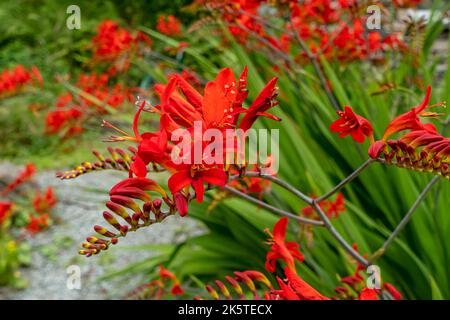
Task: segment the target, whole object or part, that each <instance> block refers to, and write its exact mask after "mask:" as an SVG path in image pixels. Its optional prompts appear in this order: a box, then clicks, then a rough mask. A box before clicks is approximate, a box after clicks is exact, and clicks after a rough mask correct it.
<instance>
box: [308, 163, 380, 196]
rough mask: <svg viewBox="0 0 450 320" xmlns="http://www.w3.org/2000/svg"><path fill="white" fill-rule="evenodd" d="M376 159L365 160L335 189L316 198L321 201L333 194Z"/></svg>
mask: <svg viewBox="0 0 450 320" xmlns="http://www.w3.org/2000/svg"><path fill="white" fill-rule="evenodd" d="M375 161H376V159H372V158H370V159H368V160H366V162H364V163H363V164H362V165H361V166H360V167H359V168H358V169H356V170H355V171H354V172H353V173H352V174H350V175H349V176H348V177H347V178H345V179H344V180H342V181H341V182H339V183H338V184H337V185H336V186H335V187H334V188H333V189H331V190H330V191H328V192H327V193H325V194H324V195H323V196H320V197H318V198H317V199H316V201H317V202H321V201H323V200H325V199H327V198H329V197H331V196H332V195H333V194H335V193H336V192H338V191H339V190H341V189H342V188H343V187H344V186H345V185H346V184H347V183H350V182H351V181H353V179H355V178H356V177H357V176H359V175H360V174H361V173H362V172H363V171H364V170H365V169H366V168H367V167H368V166H369V165H371V164H372V163H374V162H375Z"/></svg>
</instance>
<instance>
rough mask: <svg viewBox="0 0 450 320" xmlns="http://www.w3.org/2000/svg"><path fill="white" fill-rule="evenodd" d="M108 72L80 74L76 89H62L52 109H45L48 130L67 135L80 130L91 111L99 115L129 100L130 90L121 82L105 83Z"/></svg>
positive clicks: (131, 95)
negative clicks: (74, 90) (112, 84)
mask: <svg viewBox="0 0 450 320" xmlns="http://www.w3.org/2000/svg"><path fill="white" fill-rule="evenodd" d="M109 80H110V77H109V76H108V74H105V73H104V74H99V75H98V74H96V73H92V74H81V75H80V76H79V79H78V81H77V83H76V84H75V87H76V89H77V91H78V93H71V92H66V93H63V94H62V95H60V96H59V97H58V99H57V100H56V103H55V106H56V109H55V110H50V111H49V112H48V113H47V116H46V121H45V127H46V132H47V133H48V134H57V133H63V136H65V137H68V136H72V135H75V134H79V133H81V132H82V131H83V126H82V124H83V122H84V121H85V120H86V119H88V118H89V117H90V116H92V115H99V114H100V115H103V114H107V113H109V111H110V110H111V109H117V108H119V107H120V106H121V105H123V104H124V103H126V102H130V101H133V99H134V98H133V90H134V89H129V88H127V87H125V86H123V85H121V84H119V83H118V84H116V85H114V86H110V85H109Z"/></svg>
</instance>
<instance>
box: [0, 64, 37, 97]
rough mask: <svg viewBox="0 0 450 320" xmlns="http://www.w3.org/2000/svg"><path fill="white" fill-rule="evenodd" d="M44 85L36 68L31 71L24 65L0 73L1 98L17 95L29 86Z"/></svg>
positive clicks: (33, 67)
mask: <svg viewBox="0 0 450 320" xmlns="http://www.w3.org/2000/svg"><path fill="white" fill-rule="evenodd" d="M42 83H43V80H42V76H41V74H40V72H39V70H38V68H36V66H32V67H31V69H29V70H28V69H27V68H25V67H24V66H22V65H17V66H16V67H14V68H13V69H5V70H3V71H2V72H1V73H0V98H1V97H4V96H11V95H14V94H17V93H19V92H21V91H23V90H24V89H25V88H26V87H27V86H35V85H36V84H38V85H39V86H40V87H42Z"/></svg>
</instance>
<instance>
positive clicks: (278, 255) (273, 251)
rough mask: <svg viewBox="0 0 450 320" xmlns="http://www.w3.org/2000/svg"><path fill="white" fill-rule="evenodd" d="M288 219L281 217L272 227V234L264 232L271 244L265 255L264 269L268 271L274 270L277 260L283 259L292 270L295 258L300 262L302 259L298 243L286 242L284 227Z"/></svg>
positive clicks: (293, 269)
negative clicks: (268, 236)
mask: <svg viewBox="0 0 450 320" xmlns="http://www.w3.org/2000/svg"><path fill="white" fill-rule="evenodd" d="M287 224H288V219H287V218H286V217H284V218H281V219H280V220H278V222H277V223H276V224H275V226H274V228H273V234H272V233H270V232H269V231H268V230H266V232H267V233H268V234H269V235H270V239H269V240H268V243H269V244H271V245H272V246H271V248H270V251H269V252H268V253H267V255H266V270H267V271H269V272H275V269H276V262H277V260H279V259H281V260H283V261H284V262H285V263H286V265H287V268H289V269H290V270H292V271H294V272H295V270H296V268H295V260H298V261H300V262H302V261H303V260H304V258H303V255H302V254H301V253H300V251H299V250H298V249H299V245H298V244H297V243H296V242H293V241H292V242H286V228H287Z"/></svg>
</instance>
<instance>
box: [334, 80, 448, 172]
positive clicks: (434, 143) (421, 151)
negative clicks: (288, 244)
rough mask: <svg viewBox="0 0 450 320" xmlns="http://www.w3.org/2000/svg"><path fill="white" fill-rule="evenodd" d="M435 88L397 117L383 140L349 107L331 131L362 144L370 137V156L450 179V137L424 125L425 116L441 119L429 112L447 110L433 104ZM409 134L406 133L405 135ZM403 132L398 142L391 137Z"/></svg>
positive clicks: (427, 124)
mask: <svg viewBox="0 0 450 320" xmlns="http://www.w3.org/2000/svg"><path fill="white" fill-rule="evenodd" d="M430 96H431V87H428V89H427V92H426V95H425V98H424V99H423V101H422V102H421V103H420V104H419V105H418V106H416V107H414V108H412V109H411V110H410V111H408V112H405V113H403V114H401V115H399V116H397V117H396V118H395V119H394V120H392V121H391V123H389V125H388V126H387V128H386V131H385V133H384V135H383V137H382V139H381V140H378V141H375V139H374V136H373V127H372V124H371V123H370V122H369V120H367V119H365V118H364V117H361V116H359V115H357V114H355V113H354V112H353V110H352V108H350V107H348V106H346V107H345V110H344V111H338V115H339V116H340V118H339V119H338V120H336V121H335V122H334V123H333V124H331V126H330V129H331V130H332V131H334V132H338V133H339V136H341V137H344V136H347V135H351V136H352V138H353V139H354V140H355V141H356V142H359V143H362V142H364V141H365V138H366V137H368V138H369V140H370V142H371V145H370V148H369V156H370V157H371V158H373V159H378V160H382V161H384V162H386V163H388V164H393V165H396V166H398V167H401V168H408V169H411V170H416V171H421V172H431V173H434V174H437V175H440V176H442V177H444V178H447V179H450V171H449V165H448V163H449V159H450V138H447V137H444V136H443V135H441V134H440V133H438V131H437V129H436V127H435V126H434V125H433V124H432V123H423V122H422V121H421V118H422V117H437V116H439V115H441V114H439V113H436V112H431V111H427V110H428V109H430V108H435V107H443V106H445V103H444V102H441V103H437V104H433V105H429V103H430ZM405 131H406V133H405ZM400 132H401V133H403V135H402V136H400V138H398V139H396V140H388V138H389V137H390V136H392V135H394V134H396V133H400Z"/></svg>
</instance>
